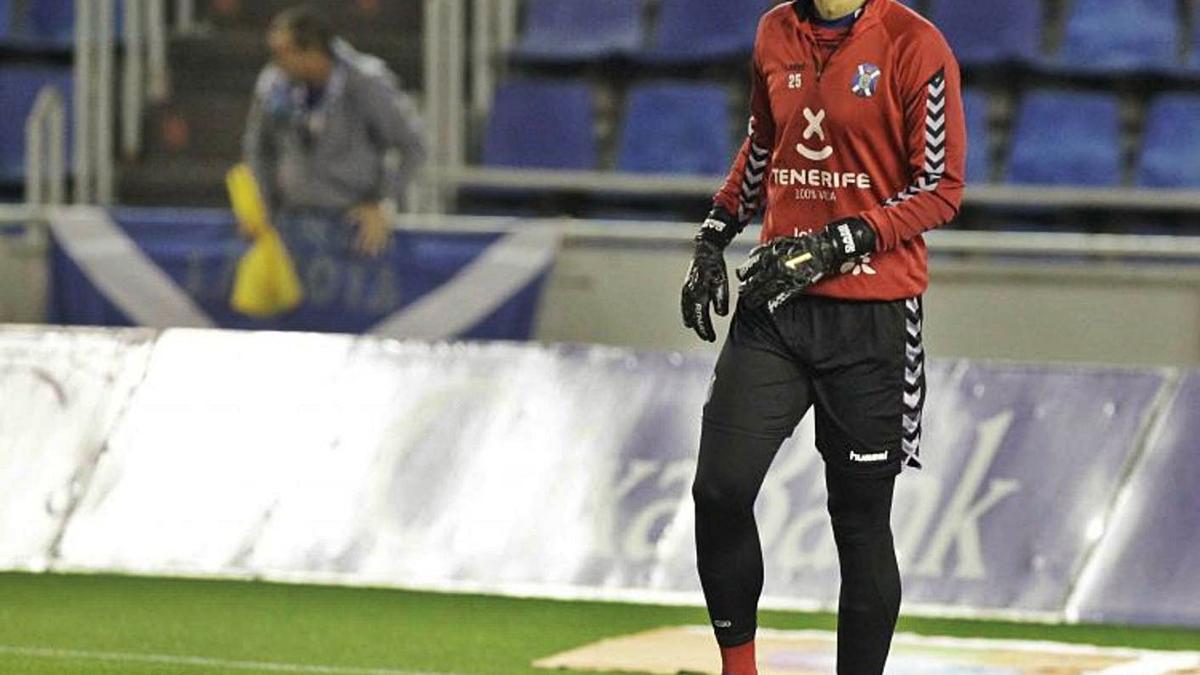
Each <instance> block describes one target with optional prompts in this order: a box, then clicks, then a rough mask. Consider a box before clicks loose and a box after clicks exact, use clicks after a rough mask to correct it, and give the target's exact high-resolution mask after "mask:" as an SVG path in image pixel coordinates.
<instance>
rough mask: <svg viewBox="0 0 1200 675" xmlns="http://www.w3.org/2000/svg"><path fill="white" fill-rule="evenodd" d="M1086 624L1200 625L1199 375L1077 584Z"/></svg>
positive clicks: (1179, 399) (1151, 447) (1153, 442)
mask: <svg viewBox="0 0 1200 675" xmlns="http://www.w3.org/2000/svg"><path fill="white" fill-rule="evenodd" d="M1078 604H1079V609H1078V614H1079V615H1080V617H1081V618H1083V619H1084V620H1087V621H1103V622H1136V623H1159V624H1187V625H1193V626H1200V373H1197V372H1192V373H1190V374H1189V375H1187V376H1185V377H1184V379H1183V381H1182V384H1181V386H1180V388H1179V392H1178V393H1177V394H1176V396H1175V398H1174V400H1173V402H1172V403H1171V406H1170V408H1169V409H1168V411H1167V413H1166V414H1165V416H1164V417H1163V419H1162V420H1161V422H1160V424H1158V425H1157V426H1156V428H1155V430H1154V433H1153V435H1152V436H1151V438H1150V441H1149V444H1148V445H1147V447H1146V451H1145V454H1144V455H1143V456H1142V458H1141V461H1140V464H1139V466H1138V469H1137V471H1136V473H1134V475H1133V477H1132V479H1131V480H1130V482H1129V485H1128V486H1127V487H1126V488H1125V489H1124V490H1122V492H1121V494H1120V497H1119V499H1118V508H1117V509H1116V511H1115V512H1114V513H1113V516H1112V522H1111V524H1110V525H1109V527H1108V530H1107V532H1106V534H1105V537H1104V540H1103V545H1102V546H1101V547H1100V548H1099V549H1098V554H1097V556H1096V559H1095V561H1094V564H1093V565H1092V566H1091V568H1090V569H1089V570H1088V573H1087V574H1086V575H1085V577H1084V579H1083V580H1082V581H1081V584H1080V593H1079V603H1078Z"/></svg>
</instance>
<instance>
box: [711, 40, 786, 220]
mask: <svg viewBox="0 0 1200 675" xmlns="http://www.w3.org/2000/svg"><path fill="white" fill-rule="evenodd" d="M761 33H762V29H761V26H760V29H759V34H760V35H761ZM758 51H759V46H758V44H757V40H756V44H755V55H754V58H753V59H752V60H751V64H750V123H749V129H748V131H747V134H746V140H745V141H744V142H743V143H742V147H741V149H740V150H738V154H737V156H736V157H734V160H733V167H732V168H731V169H730V170H729V175H728V177H726V179H725V185H724V186H722V187H721V189H720V190H719V191H718V192H717V194H716V196H715V197H714V198H713V205H714V206H719V207H721V208H724V209H725V210H726V211H728V212H729V213H732V214H735V215H736V216H737V220H738V227H739V228H741V227H745V226H746V223H748V222H750V220H751V219H752V218H754V216H755V214H757V213H758V211H759V210H760V209H761V208H762V207H763V206H764V204H763V201H764V198H765V191H766V185H765V184H764V183H765V180H766V175H767V165H768V164H769V163H770V157H771V152H772V150H773V149H774V146H775V120H774V118H773V117H772V114H771V101H770V98H769V96H768V91H767V85H766V82H765V80H764V78H763V74H762V69H761V68H760V67H759V59H758Z"/></svg>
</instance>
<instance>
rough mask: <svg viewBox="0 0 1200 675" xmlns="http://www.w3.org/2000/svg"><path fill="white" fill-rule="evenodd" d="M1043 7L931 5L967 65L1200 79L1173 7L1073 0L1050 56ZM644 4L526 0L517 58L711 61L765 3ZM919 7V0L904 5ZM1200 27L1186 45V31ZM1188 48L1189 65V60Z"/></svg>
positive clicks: (735, 45) (751, 24)
mask: <svg viewBox="0 0 1200 675" xmlns="http://www.w3.org/2000/svg"><path fill="white" fill-rule="evenodd" d="M1044 2H1045V0H1004V1H1003V2H980V1H978V0H927V4H926V5H925V6H926V7H927V9H928V11H929V13H930V16H931V17H932V19H933V21H934V23H935V24H937V25H938V26H939V27H940V28H941V29H942V31H943V33H945V35H946V37H947V40H948V41H949V42H950V43H951V46H952V47H954V49H955V52H956V53H957V55H958V57H959V59H960V60H961V61H962V63H963V64H964V65H966V66H988V65H999V64H1009V63H1014V64H1024V65H1028V66H1037V67H1042V68H1046V69H1049V70H1062V71H1065V72H1079V73H1084V74H1096V73H1130V72H1164V73H1171V72H1175V71H1179V72H1184V71H1188V70H1190V71H1191V72H1193V73H1194V72H1200V20H1193V21H1186V20H1184V17H1182V16H1180V14H1179V7H1180V5H1179V4H1178V3H1177V2H1176V0H1068V2H1069V6H1070V9H1069V12H1068V14H1067V19H1066V26H1065V31H1064V35H1063V39H1062V45H1061V48H1059V49H1058V51H1057V52H1056V53H1054V54H1045V53H1043V51H1042V45H1043V43H1044V41H1045V38H1044V32H1045V30H1046V21H1045V16H1046V12H1045V11H1044V9H1045V8H1044V6H1043V5H1044ZM646 3H647V0H607V1H606V2H596V1H595V0H528V2H527V3H526V5H525V21H524V28H523V32H522V35H521V40H520V43H519V45H518V46H517V48H516V49H515V51H514V54H513V55H514V57H516V58H517V59H518V60H523V61H528V62H581V61H592V60H600V59H605V58H610V57H618V56H619V57H629V58H634V59H637V60H639V61H642V62H648V63H667V64H677V63H705V62H713V61H721V60H725V59H729V58H733V57H736V56H739V55H744V54H746V53H748V52H749V51H750V49H751V47H752V46H753V44H754V32H755V27H756V24H757V20H756V17H758V16H759V15H760V14H762V12H763V11H764V10H765V9H767V8H768V7H769V6H770V5H771V4H774V3H773V2H770V1H769V0H661V5H660V9H659V12H658V17H657V21H655V22H653V26H650V25H648V24H649V23H650V22H648V21H647V19H646V17H647V12H646V11H645V9H646ZM906 4H909V5H915V4H917V3H915V2H906ZM1188 24H1191V25H1192V26H1193V27H1195V31H1196V34H1197V36H1196V37H1195V38H1191V39H1189V38H1188V36H1187V35H1186V30H1185V27H1186V26H1187V25H1188ZM1189 43H1190V46H1191V48H1192V49H1191V57H1190V58H1185V56H1184V54H1185V51H1186V49H1187V47H1188V46H1189Z"/></svg>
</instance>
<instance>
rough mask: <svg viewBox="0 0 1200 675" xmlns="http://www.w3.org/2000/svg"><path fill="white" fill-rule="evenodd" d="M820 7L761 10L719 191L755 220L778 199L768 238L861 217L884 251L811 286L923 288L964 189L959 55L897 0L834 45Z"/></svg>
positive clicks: (844, 293) (767, 221)
mask: <svg viewBox="0 0 1200 675" xmlns="http://www.w3.org/2000/svg"><path fill="white" fill-rule="evenodd" d="M814 11H815V10H814V9H813V8H812V0H795V1H794V2H790V3H787V4H784V5H780V6H778V7H776V8H775V9H773V10H771V11H770V12H768V13H767V14H766V16H764V17H763V18H762V21H761V23H760V24H759V27H758V36H757V38H756V40H755V46H754V59H753V68H752V71H753V72H752V76H751V95H750V131H749V137H748V138H747V139H746V142H745V143H744V144H743V145H742V148H741V150H740V151H739V153H738V155H737V157H736V159H735V160H734V164H733V169H732V170H731V171H730V174H729V177H728V179H727V180H726V182H725V186H724V187H723V188H722V189H721V190H720V192H718V193H717V195H716V197H715V200H714V201H715V202H716V204H718V205H720V206H722V207H724V208H725V209H726V210H728V211H730V212H731V213H734V214H737V216H738V218H739V219H740V220H741V221H742V222H743V223H744V222H745V221H747V220H749V219H750V218H751V217H752V216H753V215H754V214H755V213H756V212H757V211H758V209H759V206H760V205H761V204H763V200H764V199H765V208H766V212H765V215H764V226H763V234H762V241H764V242H765V241H769V240H771V239H775V238H777V237H783V236H793V235H796V234H799V233H801V232H807V231H810V230H814V229H818V228H821V227H823V226H824V225H825V224H826V223H828V222H830V221H833V220H836V219H838V218H844V217H848V216H858V217H861V218H863V219H864V220H866V221H867V222H868V223H870V224H871V226H872V227H873V228H875V231H876V232H877V233H878V237H877V248H876V251H875V252H873V253H871V254H870V255H869V256H866V257H864V258H862V259H861V260H859V261H858V262H856V263H848V264H847V265H846V266H845V267H844V269H843V270H841V272H842V274H840V275H837V276H832V277H830V278H828V279H826V280H825V281H822V282H820V283H818V284H816V285H815V286H813V287H811V288H810V289H808V292H810V293H813V294H816V295H824V296H829V297H835V298H847V299H859V300H897V299H900V298H908V297H912V296H915V295H919V294H921V293H922V292H924V291H925V288H926V286H927V285H928V283H929V274H928V269H927V265H926V252H925V241H924V239H923V238H922V237H921V233H923V232H925V231H927V230H930V229H932V228H935V227H937V226H939V225H942V224H945V223H947V222H949V221H950V220H951V219H952V218H954V216H955V215H956V214H957V213H958V208H959V203H960V201H961V199H962V193H963V166H964V162H965V158H966V132H965V128H964V122H963V108H962V95H961V90H960V86H961V85H960V79H959V71H958V64H957V62H956V61H955V59H954V56H953V54H952V53H951V52H950V47H949V46H948V45H947V44H946V41H945V39H944V38H943V37H942V35H941V33H940V32H939V31H938V30H937V29H936V28H935V27H934V26H933V25H932V24H930V23H929V22H928V21H926V20H925V19H923V18H921V17H920V16H919V15H918V14H916V13H915V12H913V11H912V10H910V9H908V8H907V7H905V6H904V5H901V4H900V3H899V2H896V1H895V0H868V1H867V3H866V5H865V6H864V7H863V9H862V13H861V15H860V16H859V17H858V20H857V21H856V22H855V23H854V26H853V28H852V29H851V30H850V33H849V34H848V35H847V36H846V37H845V39H844V40H843V41H842V43H841V44H840V45H839V46H838V47H837V48H836V49H835V50H834V51H833V53H832V54H830V55H829V56H828V57H825V56H824V54H826V53H828V50H824V51H823V50H821V49H820V48H819V45H818V43H817V40H816V39H815V38H814V30H815V26H814V24H813V17H814V16H815V14H814ZM764 193H765V194H764Z"/></svg>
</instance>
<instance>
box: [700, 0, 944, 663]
mask: <svg viewBox="0 0 1200 675" xmlns="http://www.w3.org/2000/svg"><path fill="white" fill-rule="evenodd" d="M965 153H966V147H965V132H964V128H963V114H962V101H961V95H960V82H959V71H958V66H957V64H956V62H955V60H954V57H953V55H952V54H951V52H950V49H949V47H948V46H947V45H946V42H945V40H944V39H943V38H942V36H941V34H940V33H939V32H938V30H937V29H936V28H934V27H933V26H932V25H931V24H930V23H929V22H927V21H926V20H924V19H922V18H921V17H920V16H918V15H917V14H916V13H914V12H912V11H911V10H909V9H908V8H906V7H905V6H903V5H902V4H900V3H899V2H897V1H896V0H865V1H864V0H795V1H793V2H789V3H785V4H782V5H779V6H777V7H776V8H775V9H773V10H771V11H770V12H768V13H767V14H766V16H765V17H763V19H762V21H761V22H760V24H759V28H758V34H757V38H756V41H755V48H754V56H753V64H752V74H751V98H750V128H749V137H748V138H747V139H746V141H745V143H744V144H743V146H742V148H741V151H740V152H739V154H738V156H737V158H736V159H735V161H734V164H733V169H732V171H731V172H730V174H729V178H728V180H727V181H726V183H725V186H724V187H723V188H722V189H721V191H720V192H719V193H718V194H717V195H716V197H715V200H714V206H713V209H712V211H711V213H710V214H709V217H708V219H707V220H706V221H705V222H704V224H703V225H702V226H701V228H700V231H699V233H698V234H697V235H696V249H695V257H694V260H693V262H692V266H691V268H690V269H689V271H688V275H687V279H686V281H685V284H684V288H683V298H682V305H683V321H684V324H685V325H687V326H688V327H690V328H692V329H694V330H695V331H696V333H697V334H698V335H699V336H700V337H701V338H702V339H705V340H708V341H714V340H716V335H715V332H714V330H713V326H712V321H711V317H710V314H709V312H710V308H711V309H715V311H716V312H717V313H718V314H721V315H724V314H725V313H726V312H727V311H728V304H729V300H728V298H729V291H728V279H727V276H726V268H725V263H724V259H723V254H722V251H723V249H724V248H725V247H726V246H727V245H728V244H729V242H730V240H732V239H733V237H734V236H735V235H736V234H737V233H738V232H739V231H740V230H741V229H742V228H743V227H744V226H745V224H746V223H747V221H749V220H750V219H751V218H752V217H753V216H754V215H755V214H756V213H757V211H758V210H759V206H760V204H762V203H765V215H764V225H763V230H762V238H761V242H760V246H758V248H756V249H755V250H754V251H753V252H752V253H751V256H750V259H749V261H748V262H747V263H746V264H745V265H743V266H742V267H741V268H739V269H738V270H737V276H738V279H739V280H740V282H741V284H740V287H739V290H740V297H739V300H738V306H737V310H736V312H735V313H734V317H733V321H732V324H731V326H730V329H729V333H728V336H727V338H726V340H725V344H724V347H723V349H722V350H721V354H720V357H719V359H718V361H717V365H716V372H715V374H714V379H713V385H712V390H711V393H710V395H709V399H708V401H707V403H706V404H705V406H704V420H703V429H702V433H701V440H700V455H699V461H698V466H697V469H696V478H695V482H694V484H693V496H694V499H695V506H696V552H697V564H698V568H699V573H700V581H701V585H702V586H703V588H704V594H705V598H706V600H707V604H708V611H709V615H710V618H711V620H712V624H713V627H714V629H715V632H716V638H717V642H718V643H719V645H720V647H721V655H722V661H723V672H724V673H726V674H727V675H746V674H749V673H755V672H756V671H755V663H754V635H755V629H756V611H757V604H758V597H759V594H760V593H761V591H762V584H763V559H762V551H761V546H760V543H759V539H758V531H757V529H756V525H755V521H754V512H753V506H754V500H755V498H756V496H757V494H758V490H759V487H760V486H761V484H762V481H763V478H764V476H765V474H766V472H767V468H768V466H769V465H770V463H771V460H772V458H773V457H774V455H775V452H776V451H777V450H778V448H779V446H780V444H781V443H782V442H783V440H784V439H785V438H786V437H788V436H789V435H790V434H791V433H792V431H793V429H794V427H795V426H796V424H797V423H798V422H799V420H800V418H801V417H802V416H803V415H804V414H805V413H806V411H807V410H808V409H809V408H810V407H814V408H815V410H816V434H817V448H818V450H819V451H820V453H821V456H822V458H823V459H824V461H825V482H826V486H827V488H828V493H829V494H828V508H829V513H830V517H831V519H832V524H833V534H834V540H835V542H836V545H837V551H838V559H839V567H840V571H841V592H840V598H839V607H838V657H837V658H838V670H837V672H838V673H841V674H843V675H846V674H850V675H877V674H878V673H881V672H883V668H884V663H885V662H886V660H887V654H888V650H889V647H890V644H891V638H892V633H893V631H894V628H895V623H896V618H897V615H898V613H899V608H900V575H899V571H898V569H897V565H896V555H895V550H894V545H893V541H892V533H891V525H890V517H891V507H892V491H893V487H894V484H895V478H896V475H897V474H898V473H899V472H900V470H901V467H903V466H908V467H919V466H920V463H919V459H918V449H919V444H920V438H921V408H922V405H923V403H924V400H925V377H924V351H923V349H922V346H921V322H922V309H921V294H922V293H923V292H924V291H925V288H926V285H927V283H928V272H927V269H926V252H925V243H924V241H923V240H922V237H921V235H922V233H923V232H925V231H927V230H929V229H931V228H934V227H937V226H939V225H942V224H945V223H947V222H949V221H950V220H951V219H952V218H954V216H955V215H956V214H957V212H958V208H959V202H960V199H961V196H962V190H963V184H962V175H963V163H964V158H965Z"/></svg>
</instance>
